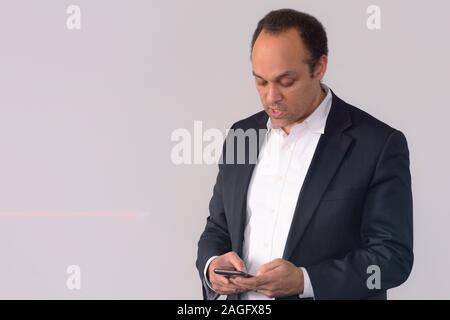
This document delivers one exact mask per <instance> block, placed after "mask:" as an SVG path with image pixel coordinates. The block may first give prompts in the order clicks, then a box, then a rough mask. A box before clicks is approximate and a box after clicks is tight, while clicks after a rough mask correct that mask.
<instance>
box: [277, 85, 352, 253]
mask: <svg viewBox="0 0 450 320" xmlns="http://www.w3.org/2000/svg"><path fill="white" fill-rule="evenodd" d="M350 125H351V120H350V115H349V112H348V106H347V105H346V104H345V102H343V101H342V100H340V99H339V98H338V97H337V96H336V95H334V93H333V102H332V106H331V109H330V113H329V115H328V118H327V123H326V125H325V132H324V134H323V135H322V136H321V137H320V139H319V143H318V145H317V148H316V151H315V153H314V156H313V159H312V161H311V164H310V166H309V169H308V172H307V174H306V177H305V181H304V182H303V186H302V188H301V191H300V194H299V198H298V201H297V206H296V208H295V212H294V217H293V219H292V223H291V228H290V230H289V235H288V238H287V241H286V246H285V249H284V254H283V259H286V260H289V258H290V257H291V255H292V253H293V251H294V249H295V247H296V246H297V244H298V242H299V241H300V240H301V238H302V236H303V234H304V232H305V230H306V228H307V226H308V224H309V222H310V221H311V219H312V218H313V216H314V213H315V211H316V208H317V206H318V205H319V203H320V200H321V198H322V195H323V194H324V192H325V191H326V189H327V187H328V184H329V183H330V181H331V179H332V178H333V176H334V174H335V172H336V170H337V169H338V168H339V166H340V164H341V162H342V160H343V159H344V156H345V154H346V152H347V150H348V148H349V147H350V144H351V142H352V138H351V137H349V136H347V135H346V134H345V133H343V131H344V130H345V129H346V128H348V127H349V126H350Z"/></svg>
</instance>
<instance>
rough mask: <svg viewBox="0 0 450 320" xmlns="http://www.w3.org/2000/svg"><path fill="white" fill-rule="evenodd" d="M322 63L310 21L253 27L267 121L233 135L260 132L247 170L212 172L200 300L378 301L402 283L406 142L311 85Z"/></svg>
mask: <svg viewBox="0 0 450 320" xmlns="http://www.w3.org/2000/svg"><path fill="white" fill-rule="evenodd" d="M327 56H328V47H327V36H326V33H325V30H324V29H323V26H322V25H321V24H320V22H319V21H317V20H316V19H315V18H314V17H312V16H310V15H307V14H304V13H301V12H297V11H294V10H290V9H283V10H278V11H272V12H270V13H269V14H267V15H266V16H265V17H264V18H263V19H262V20H261V21H260V22H259V23H258V26H257V29H256V30H255V33H254V36H253V41H252V51H251V62H252V67H253V75H254V77H255V81H256V87H257V90H258V93H259V95H260V98H261V102H262V104H263V106H264V109H265V110H264V111H261V112H259V113H257V114H255V115H253V116H251V117H249V118H247V119H244V120H241V121H239V122H237V123H235V124H234V125H233V127H232V129H235V130H236V129H242V130H259V129H267V130H268V131H267V134H266V135H265V136H264V137H263V138H264V139H259V140H260V141H258V147H259V148H258V159H257V163H256V164H254V163H244V164H240V163H228V162H224V163H221V164H219V174H218V176H217V180H216V184H215V186H214V190H213V196H212V199H211V201H210V206H209V209H210V215H209V217H208V219H207V224H206V227H205V230H204V232H203V233H202V235H201V237H200V240H199V242H198V257H197V263H196V264H197V268H198V271H199V273H200V277H201V279H202V283H203V294H204V298H205V299H214V298H217V297H218V296H219V295H221V294H222V295H228V299H273V298H276V299H303V298H309V299H311V298H314V299H386V290H387V289H390V288H392V287H395V286H398V285H400V284H401V283H403V282H404V281H406V279H407V278H408V276H409V274H410V272H411V268H412V264H413V251H412V248H413V227H412V194H411V178H410V173H409V151H408V146H407V142H406V139H405V136H404V135H403V134H402V133H401V132H400V131H398V130H396V129H393V128H391V127H390V126H388V125H386V124H385V123H383V122H381V121H379V120H377V119H375V118H374V117H372V116H370V115H369V114H367V113H365V112H364V111H362V110H360V109H358V108H356V107H354V106H351V105H349V104H347V103H346V102H344V101H343V100H341V99H339V98H338V97H337V96H336V95H335V94H334V93H333V92H332V91H331V90H330V89H329V88H328V87H327V86H325V85H324V84H322V83H321V80H322V78H323V76H324V74H325V71H326V69H327ZM233 139H234V137H231V136H228V137H227V143H226V144H225V145H224V150H223V155H224V154H226V152H227V151H228V152H229V151H230V150H228V149H227V146H228V140H233ZM247 158H248V157H246V159H247ZM216 268H234V269H236V270H239V271H246V272H248V273H250V274H252V275H254V277H250V278H245V277H234V276H233V277H227V276H223V275H219V274H216V273H215V272H214V269H216Z"/></svg>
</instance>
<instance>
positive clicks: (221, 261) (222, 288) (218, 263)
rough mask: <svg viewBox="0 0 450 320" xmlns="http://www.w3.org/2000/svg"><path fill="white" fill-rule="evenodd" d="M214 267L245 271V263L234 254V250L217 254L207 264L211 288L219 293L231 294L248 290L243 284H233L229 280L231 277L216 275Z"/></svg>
mask: <svg viewBox="0 0 450 320" xmlns="http://www.w3.org/2000/svg"><path fill="white" fill-rule="evenodd" d="M216 268H235V269H236V270H239V271H244V272H246V268H245V263H244V261H242V259H241V258H239V256H238V255H237V254H236V252H233V251H231V252H228V253H225V254H224V255H221V256H218V257H217V258H215V259H213V260H212V261H211V263H210V264H209V266H208V272H207V273H208V278H209V282H210V283H211V286H212V288H213V290H214V291H215V292H217V293H219V294H224V295H228V294H233V293H241V292H246V291H248V289H247V288H245V286H242V285H241V286H237V285H235V284H233V283H232V282H231V281H230V280H231V279H232V278H231V277H230V278H228V277H226V276H222V275H218V274H216V273H215V272H214V269H216Z"/></svg>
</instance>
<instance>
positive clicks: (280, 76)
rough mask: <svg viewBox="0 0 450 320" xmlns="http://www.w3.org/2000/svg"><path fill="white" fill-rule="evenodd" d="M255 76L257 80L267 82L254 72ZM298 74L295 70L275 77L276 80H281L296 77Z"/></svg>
mask: <svg viewBox="0 0 450 320" xmlns="http://www.w3.org/2000/svg"><path fill="white" fill-rule="evenodd" d="M252 73H253V75H254V76H255V77H257V78H260V79H263V80H265V79H264V78H263V77H261V76H260V75H257V74H256V73H255V71H252ZM296 75H297V72H295V71H293V70H288V71H286V72H283V73H282V74H280V75H278V76H276V77H275V80H280V79H281V78H284V77H287V76H296Z"/></svg>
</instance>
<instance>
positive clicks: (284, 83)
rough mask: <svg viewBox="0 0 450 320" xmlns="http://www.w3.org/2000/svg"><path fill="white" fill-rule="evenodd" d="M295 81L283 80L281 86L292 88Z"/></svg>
mask: <svg viewBox="0 0 450 320" xmlns="http://www.w3.org/2000/svg"><path fill="white" fill-rule="evenodd" d="M294 82H295V81H294V80H292V79H286V80H282V81H281V82H280V84H281V85H282V86H283V87H290V86H292V85H293V84H294Z"/></svg>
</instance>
